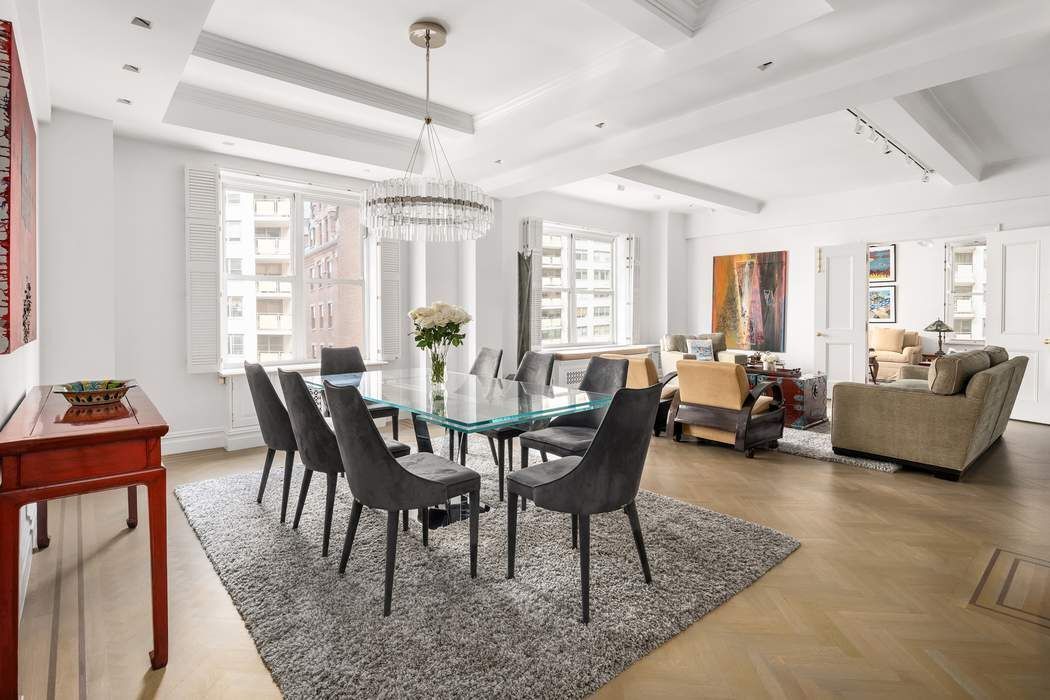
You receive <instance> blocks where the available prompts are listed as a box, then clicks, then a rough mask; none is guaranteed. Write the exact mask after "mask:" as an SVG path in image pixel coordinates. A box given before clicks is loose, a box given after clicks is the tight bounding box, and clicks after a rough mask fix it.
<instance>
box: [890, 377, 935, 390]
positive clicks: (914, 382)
mask: <svg viewBox="0 0 1050 700" xmlns="http://www.w3.org/2000/svg"><path fill="white" fill-rule="evenodd" d="M879 386H885V387H889V388H890V389H922V390H923V391H929V390H930V383H929V382H928V381H926V380H925V379H895V380H893V381H892V382H886V383H884V384H879Z"/></svg>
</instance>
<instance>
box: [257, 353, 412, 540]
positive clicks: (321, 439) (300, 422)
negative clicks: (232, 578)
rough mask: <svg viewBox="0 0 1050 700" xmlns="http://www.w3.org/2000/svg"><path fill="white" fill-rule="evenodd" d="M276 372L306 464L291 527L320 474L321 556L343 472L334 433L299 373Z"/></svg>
mask: <svg viewBox="0 0 1050 700" xmlns="http://www.w3.org/2000/svg"><path fill="white" fill-rule="evenodd" d="M277 373H278V375H279V376H280V377H281V390H282V391H283V392H284V400H285V403H287V405H288V418H289V419H290V421H291V424H292V432H294V433H295V442H296V444H297V445H298V446H299V455H300V457H302V460H303V466H304V467H306V469H305V471H304V472H303V485H302V486H301V487H300V488H299V502H298V503H297V504H296V506H295V519H294V520H293V521H292V527H293V528H298V527H299V519H300V518H301V517H302V515H303V506H304V505H306V493H307V491H308V490H309V489H310V479H311V477H313V474H314V472H315V471H316V472H322V473H324V475H325V477H326V479H327V481H328V490H327V492H326V493H325V507H324V542H323V544H322V545H321V556H323V557H327V556H328V540H329V536H330V535H331V532H332V510H333V508H334V507H335V489H336V485H337V484H338V482H339V474H341V473H342V471H343V460H342V457H341V456H340V455H339V446H338V445H337V444H336V440H335V433H333V432H332V429H331V428H330V427H328V423H327V422H326V421H325V419H324V416H322V415H321V409H319V408H318V407H317V404H316V403H315V402H314V400H313V397H312V396H311V395H310V390H309V389H308V388H307V387H306V382H305V381H303V377H302V375H301V374H299V373H298V372H285V371H284V370H283V369H279V370H277ZM384 442H385V447H386V450H387V451H388V452H390V453H391V454H396V455H398V456H403V455H407V454H408V453H409V452H410V451H411V450H410V449H409V447H408V445H405V444H403V443H400V442H394V441H392V440H386V441H384Z"/></svg>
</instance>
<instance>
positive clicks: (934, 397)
mask: <svg viewBox="0 0 1050 700" xmlns="http://www.w3.org/2000/svg"><path fill="white" fill-rule="evenodd" d="M831 408H832V417H831V444H832V446H833V447H834V448H835V449H846V450H852V451H854V452H863V453H867V454H873V455H881V456H884V457H888V458H890V459H901V460H906V461H909V462H918V463H921V464H932V465H935V466H940V467H946V468H949V469H959V470H961V469H963V468H965V466H966V456H967V452H968V449H969V445H970V441H971V439H972V438H973V434H974V428H975V426H976V424H977V418H978V416H979V415H980V411H981V402H980V401H977V400H973V399H970V398H967V397H966V395H965V394H954V395H951V396H943V395H941V394H934V393H933V392H931V391H928V390H926V389H903V388H893V385H892V384H884V385H871V384H858V383H853V382H840V383H839V384H836V385H835V388H834V390H833V399H832V403H831Z"/></svg>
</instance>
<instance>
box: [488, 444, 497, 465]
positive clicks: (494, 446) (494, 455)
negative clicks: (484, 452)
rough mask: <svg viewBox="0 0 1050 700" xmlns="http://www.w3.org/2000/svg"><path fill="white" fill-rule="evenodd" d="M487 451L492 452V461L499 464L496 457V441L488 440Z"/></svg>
mask: <svg viewBox="0 0 1050 700" xmlns="http://www.w3.org/2000/svg"><path fill="white" fill-rule="evenodd" d="M489 450H490V451H491V452H492V461H493V462H499V457H498V456H496V441H495V440H494V439H493V438H489Z"/></svg>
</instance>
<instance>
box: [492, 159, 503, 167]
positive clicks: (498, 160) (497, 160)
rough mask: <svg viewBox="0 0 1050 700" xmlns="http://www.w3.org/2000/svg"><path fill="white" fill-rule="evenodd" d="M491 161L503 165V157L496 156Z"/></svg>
mask: <svg viewBox="0 0 1050 700" xmlns="http://www.w3.org/2000/svg"><path fill="white" fill-rule="evenodd" d="M492 162H493V163H495V164H496V165H503V159H502V158H497V159H496V160H494V161H492Z"/></svg>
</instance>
